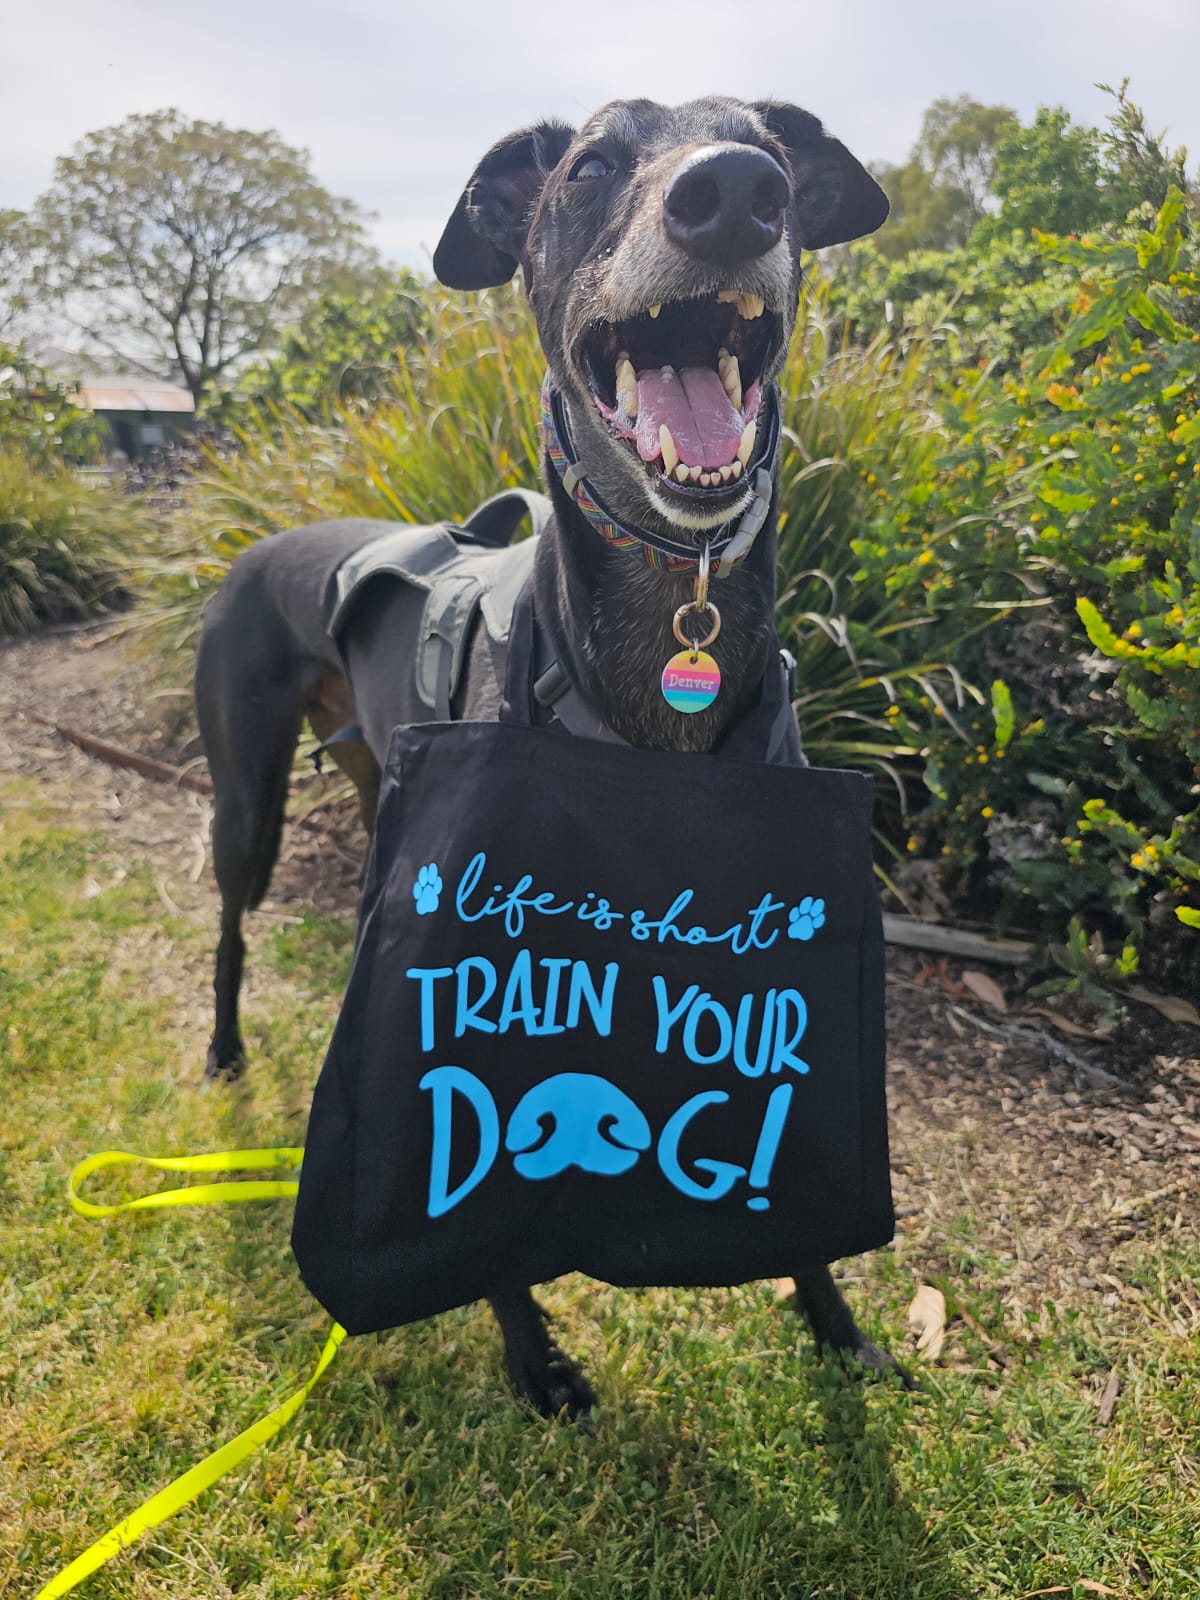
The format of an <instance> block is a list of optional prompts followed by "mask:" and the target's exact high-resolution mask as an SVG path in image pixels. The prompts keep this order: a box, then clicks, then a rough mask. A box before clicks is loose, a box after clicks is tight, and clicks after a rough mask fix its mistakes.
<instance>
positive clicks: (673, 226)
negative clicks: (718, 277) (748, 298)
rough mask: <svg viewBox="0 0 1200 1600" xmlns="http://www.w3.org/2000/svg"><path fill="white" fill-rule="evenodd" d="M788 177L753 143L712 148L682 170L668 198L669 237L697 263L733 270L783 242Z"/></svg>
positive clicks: (665, 205) (666, 220)
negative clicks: (741, 263)
mask: <svg viewBox="0 0 1200 1600" xmlns="http://www.w3.org/2000/svg"><path fill="white" fill-rule="evenodd" d="M790 198H791V190H790V188H789V185H788V179H787V174H786V173H785V172H784V170H783V168H782V167H781V166H780V165H779V163H778V162H777V161H776V160H775V159H774V157H772V156H769V155H768V154H767V152H766V151H765V150H756V149H755V148H754V147H753V146H752V145H746V144H722V145H706V146H705V147H704V148H703V149H701V150H694V151H693V152H692V153H691V155H689V156H688V157H687V158H686V159H685V160H684V161H683V162H681V163H680V165H679V166H678V167H677V168H676V170H675V173H674V175H673V176H672V178H671V181H670V182H669V183H668V185H667V192H666V194H665V195H664V197H663V223H664V225H665V227H666V230H667V235H668V237H669V238H670V239H672V240H673V241H674V242H675V243H676V244H677V245H679V246H680V248H681V249H682V250H685V251H686V252H687V254H688V255H689V256H691V257H692V258H693V259H694V260H696V261H707V262H711V263H713V264H714V265H717V266H723V267H733V266H737V265H738V263H739V262H743V261H753V260H754V259H755V257H757V256H761V255H765V254H766V252H767V251H768V250H770V249H771V247H772V245H775V244H778V242H779V239H780V236H781V235H782V233H783V214H784V211H785V210H786V209H787V204H788V201H789V199H790Z"/></svg>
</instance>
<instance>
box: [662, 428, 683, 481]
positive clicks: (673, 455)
mask: <svg viewBox="0 0 1200 1600" xmlns="http://www.w3.org/2000/svg"><path fill="white" fill-rule="evenodd" d="M658 447H659V449H660V450H661V451H662V458H663V471H664V472H665V473H666V474H667V476H668V477H670V475H671V474H672V473H673V472H674V471H675V468H676V466H677V465H678V464H679V451H678V450H677V449H676V448H675V441H674V439H672V437H671V430H670V428H668V427H667V425H666V423H665V422H664V423H663V424H662V426H661V427H660V428H659V430H658Z"/></svg>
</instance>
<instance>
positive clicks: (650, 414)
mask: <svg viewBox="0 0 1200 1600" xmlns="http://www.w3.org/2000/svg"><path fill="white" fill-rule="evenodd" d="M782 336H783V319H782V317H780V316H779V315H778V314H777V313H776V312H774V311H770V310H768V309H767V307H766V306H765V304H764V302H763V300H762V298H761V296H759V295H754V294H747V293H744V292H741V291H737V290H733V289H722V290H720V291H719V292H718V293H717V294H715V295H709V296H706V297H704V298H703V299H698V300H677V301H674V302H671V303H668V304H664V305H656V306H650V307H649V308H648V309H647V310H646V311H645V312H644V313H642V315H641V316H637V317H631V318H629V319H628V320H626V321H624V322H604V323H601V324H600V325H599V326H598V327H597V328H594V329H593V330H592V332H591V333H590V334H589V335H588V337H587V338H586V340H585V341H584V344H583V350H582V364H583V369H584V374H585V376H586V379H587V383H588V387H589V388H590V390H591V392H592V397H593V399H594V400H595V403H596V406H597V409H598V410H599V412H600V414H601V416H603V418H604V419H605V421H606V422H607V423H608V426H609V428H610V430H611V431H612V433H613V434H614V435H615V436H616V437H617V438H618V439H622V440H626V441H628V442H630V443H631V444H632V445H634V446H635V447H636V449H637V453H638V455H639V456H640V457H641V459H642V460H643V461H644V462H645V463H646V464H647V469H648V471H650V472H651V473H652V475H653V476H654V477H655V478H656V479H658V480H659V481H661V482H663V483H664V484H669V485H670V487H671V488H672V489H673V490H675V491H676V492H682V493H685V494H688V495H689V496H700V497H704V498H707V497H709V496H713V495H714V494H720V493H721V492H722V491H728V490H730V489H732V488H734V487H735V486H737V485H738V484H739V482H740V480H741V478H742V476H743V474H744V473H745V472H746V469H747V467H748V466H749V464H750V462H751V461H752V459H753V457H754V449H755V441H756V438H757V433H758V423H757V418H758V413H759V409H760V407H761V405H762V377H763V374H764V373H765V372H766V371H767V368H768V365H769V364H770V362H771V360H772V358H773V357H774V355H775V354H776V352H777V351H778V349H779V346H780V342H781V340H782Z"/></svg>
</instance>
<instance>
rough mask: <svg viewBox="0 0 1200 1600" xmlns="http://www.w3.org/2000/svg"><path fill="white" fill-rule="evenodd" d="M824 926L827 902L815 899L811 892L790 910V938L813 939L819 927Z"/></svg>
mask: <svg viewBox="0 0 1200 1600" xmlns="http://www.w3.org/2000/svg"><path fill="white" fill-rule="evenodd" d="M824 926H825V902H824V900H814V899H813V897H812V895H810V894H806V895H805V896H804V899H803V900H801V902H800V904H799V905H798V906H793V907H792V909H791V910H790V911H789V912H788V938H789V939H811V938H812V936H813V934H814V933H816V931H817V929H818V928H823V927H824Z"/></svg>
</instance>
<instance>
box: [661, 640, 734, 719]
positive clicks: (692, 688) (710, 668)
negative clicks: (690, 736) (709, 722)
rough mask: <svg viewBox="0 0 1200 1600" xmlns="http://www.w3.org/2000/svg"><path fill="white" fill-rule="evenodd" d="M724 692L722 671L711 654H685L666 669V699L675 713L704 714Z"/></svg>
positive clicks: (689, 652)
mask: <svg viewBox="0 0 1200 1600" xmlns="http://www.w3.org/2000/svg"><path fill="white" fill-rule="evenodd" d="M720 689H721V669H720V667H719V666H718V665H717V663H716V662H715V661H714V660H713V658H712V657H711V656H710V655H709V653H708V651H707V650H681V651H680V652H679V654H678V655H677V656H672V657H671V659H670V661H668V662H667V664H666V666H665V667H664V668H663V675H662V692H663V699H664V700H665V701H666V702H667V704H668V705H669V706H670V707H671V709H672V710H673V711H682V712H683V713H684V714H685V715H689V716H690V714H691V713H692V712H693V711H703V710H704V709H705V708H706V707H707V706H710V705H712V703H713V701H714V700H715V699H716V698H717V695H718V693H719V692H720Z"/></svg>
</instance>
